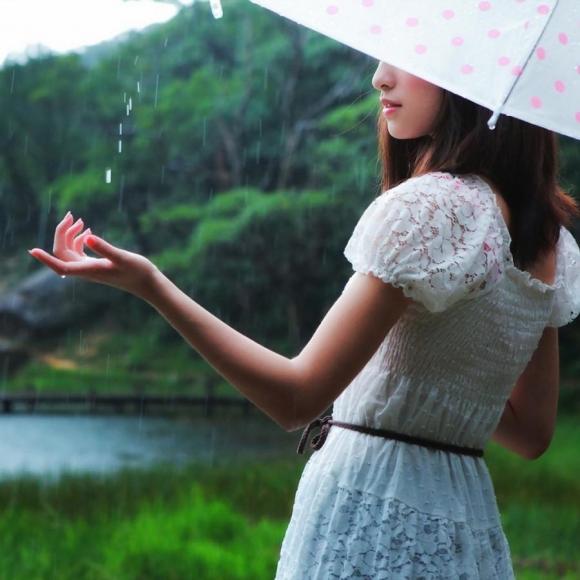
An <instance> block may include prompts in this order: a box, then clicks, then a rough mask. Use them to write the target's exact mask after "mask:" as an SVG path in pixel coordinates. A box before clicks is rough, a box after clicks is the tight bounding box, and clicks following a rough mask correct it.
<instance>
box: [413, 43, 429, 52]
mask: <svg viewBox="0 0 580 580" xmlns="http://www.w3.org/2000/svg"><path fill="white" fill-rule="evenodd" d="M415 52H416V53H417V54H425V53H426V52H427V47H426V46H425V45H424V44H416V45H415Z"/></svg>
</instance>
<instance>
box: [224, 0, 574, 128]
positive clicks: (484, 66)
mask: <svg viewBox="0 0 580 580" xmlns="http://www.w3.org/2000/svg"><path fill="white" fill-rule="evenodd" d="M214 1H217V0H214ZM251 1H252V2H253V3H254V4H258V5H260V6H263V7H265V8H268V9H269V10H272V11H274V12H276V13H278V14H281V15H282V16H284V17H286V18H289V19H291V20H293V21H295V22H297V23H299V24H302V25H304V26H306V27H308V28H310V29H312V30H315V31H318V32H320V33H322V34H324V35H325V36H328V37H330V38H333V39H335V40H337V41H339V42H341V43H343V44H345V45H348V46H350V47H352V48H354V49H356V50H359V51H361V52H363V53H365V54H368V55H369V56H371V57H373V58H376V59H377V60H381V61H384V62H387V63H389V64H392V65H393V66H396V67H397V68H400V69H403V70H405V71H407V72H409V73H411V74H413V75H415V76H418V77H421V78H423V79H425V80H426V81H428V82H431V83H433V84H436V85H438V86H440V87H442V88H444V89H447V90H449V91H451V92H453V93H455V94H458V95H460V96H462V97H464V98H466V99H469V100H470V101H474V102H476V103H478V104H480V105H482V106H484V107H487V108H488V109H491V110H492V111H493V114H492V116H491V117H490V119H489V121H488V126H489V127H490V129H494V128H495V124H496V121H497V119H498V117H499V115H500V114H505V115H509V116H512V117H517V118H518V119H522V120H524V121H527V122H528V123H533V124H535V125H538V126H541V127H544V128H546V129H549V130H552V131H556V132H558V133H562V134H563V135H567V136H569V137H573V138H575V139H580V2H578V0H493V1H478V0H251Z"/></svg>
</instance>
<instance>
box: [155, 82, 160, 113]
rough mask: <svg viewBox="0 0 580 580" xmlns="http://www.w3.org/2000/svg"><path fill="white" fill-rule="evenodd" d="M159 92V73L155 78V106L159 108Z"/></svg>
mask: <svg viewBox="0 0 580 580" xmlns="http://www.w3.org/2000/svg"><path fill="white" fill-rule="evenodd" d="M158 93H159V74H158V75H157V77H156V78H155V108H157V95H158Z"/></svg>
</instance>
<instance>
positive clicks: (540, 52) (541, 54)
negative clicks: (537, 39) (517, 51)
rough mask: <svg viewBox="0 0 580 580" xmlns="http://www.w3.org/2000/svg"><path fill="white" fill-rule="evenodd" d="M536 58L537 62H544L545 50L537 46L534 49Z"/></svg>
mask: <svg viewBox="0 0 580 580" xmlns="http://www.w3.org/2000/svg"><path fill="white" fill-rule="evenodd" d="M536 56H537V57H538V60H544V59H545V58H546V49H545V48H544V47H543V46H538V48H536Z"/></svg>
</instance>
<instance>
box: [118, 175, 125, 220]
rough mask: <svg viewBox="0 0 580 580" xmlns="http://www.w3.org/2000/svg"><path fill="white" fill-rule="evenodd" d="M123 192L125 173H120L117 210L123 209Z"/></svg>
mask: <svg viewBox="0 0 580 580" xmlns="http://www.w3.org/2000/svg"><path fill="white" fill-rule="evenodd" d="M124 192H125V175H121V183H120V185H119V207H118V209H119V211H122V210H123V194H124Z"/></svg>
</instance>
